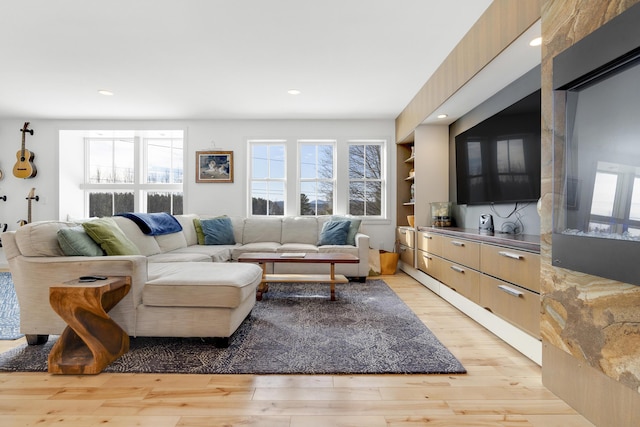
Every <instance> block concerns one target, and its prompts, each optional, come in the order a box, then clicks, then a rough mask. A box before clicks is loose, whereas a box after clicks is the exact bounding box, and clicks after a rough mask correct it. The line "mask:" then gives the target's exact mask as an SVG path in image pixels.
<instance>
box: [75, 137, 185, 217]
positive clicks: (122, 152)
mask: <svg viewBox="0 0 640 427" xmlns="http://www.w3.org/2000/svg"><path fill="white" fill-rule="evenodd" d="M122 133H124V134H130V136H128V137H94V136H91V137H87V138H85V139H84V144H85V152H86V153H87V157H86V158H87V162H86V163H85V180H84V181H85V182H84V184H83V186H82V187H83V189H84V191H85V194H86V198H85V200H86V204H87V208H86V212H88V214H89V216H111V215H114V214H116V213H119V212H133V211H135V212H169V213H172V214H181V213H182V212H183V209H182V204H183V194H182V182H183V169H184V167H183V138H182V131H167V132H143V133H142V136H137V135H135V134H136V133H135V132H122Z"/></svg>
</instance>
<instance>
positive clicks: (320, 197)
mask: <svg viewBox="0 0 640 427" xmlns="http://www.w3.org/2000/svg"><path fill="white" fill-rule="evenodd" d="M298 152H299V153H300V157H299V161H298V177H299V178H298V179H299V185H300V207H299V211H298V212H299V215H331V214H333V211H334V196H333V195H334V194H335V186H336V182H335V178H334V176H335V174H334V169H335V168H334V163H335V156H334V153H335V141H326V142H322V141H300V142H299V144H298Z"/></svg>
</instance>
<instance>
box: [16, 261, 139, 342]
mask: <svg viewBox="0 0 640 427" xmlns="http://www.w3.org/2000/svg"><path fill="white" fill-rule="evenodd" d="M9 269H10V271H11V275H12V278H13V282H14V285H15V288H16V295H17V297H18V302H19V304H20V330H21V331H22V332H23V333H25V334H56V333H60V332H62V330H61V329H60V326H61V325H63V324H64V322H62V321H61V319H60V318H59V316H58V315H57V314H56V313H55V312H54V311H53V309H51V306H50V305H49V287H51V286H54V285H56V284H59V283H62V282H66V281H69V280H74V279H77V278H78V277H80V276H84V275H94V274H97V275H104V276H130V277H131V291H130V292H129V293H128V294H127V295H126V296H125V298H123V299H122V301H120V302H119V303H118V304H117V305H116V306H115V307H114V308H113V309H112V310H111V311H110V312H109V315H110V316H111V317H112V318H113V319H114V320H115V321H116V322H117V323H118V324H120V326H121V327H122V328H123V329H124V330H125V331H127V333H129V334H130V335H133V334H134V333H135V310H136V307H137V306H138V305H139V304H141V302H142V290H143V287H144V285H145V283H146V282H147V259H146V257H145V256H142V255H132V256H100V257H83V256H70V257H25V256H22V255H19V256H16V257H13V258H11V259H10V260H9ZM49 325H50V326H49Z"/></svg>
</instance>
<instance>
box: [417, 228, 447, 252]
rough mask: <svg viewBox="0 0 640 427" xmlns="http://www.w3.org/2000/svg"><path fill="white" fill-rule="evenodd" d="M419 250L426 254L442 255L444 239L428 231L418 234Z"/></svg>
mask: <svg viewBox="0 0 640 427" xmlns="http://www.w3.org/2000/svg"><path fill="white" fill-rule="evenodd" d="M417 240H418V249H422V250H423V251H425V252H429V253H432V254H436V255H440V254H441V253H442V241H443V240H444V238H443V237H442V236H438V235H437V234H433V233H429V232H428V231H419V232H418V239H417Z"/></svg>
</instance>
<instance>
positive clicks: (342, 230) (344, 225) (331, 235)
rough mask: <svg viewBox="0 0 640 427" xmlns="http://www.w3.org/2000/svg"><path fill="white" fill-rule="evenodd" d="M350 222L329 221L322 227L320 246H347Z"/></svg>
mask: <svg viewBox="0 0 640 427" xmlns="http://www.w3.org/2000/svg"><path fill="white" fill-rule="evenodd" d="M350 225H351V223H350V222H349V221H327V222H325V223H324V225H323V226H322V231H321V232H320V241H319V242H318V246H323V245H346V244H347V235H348V234H349V226H350Z"/></svg>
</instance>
